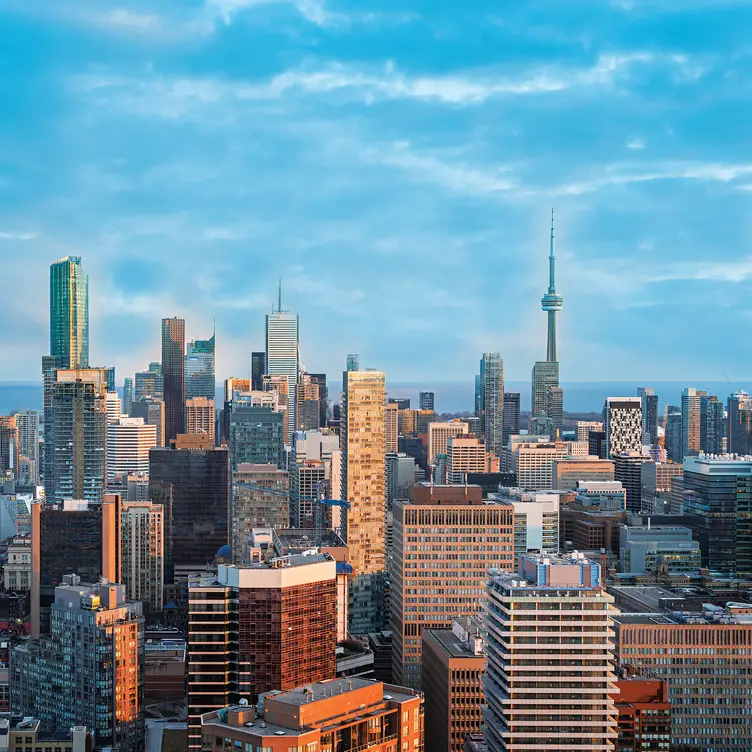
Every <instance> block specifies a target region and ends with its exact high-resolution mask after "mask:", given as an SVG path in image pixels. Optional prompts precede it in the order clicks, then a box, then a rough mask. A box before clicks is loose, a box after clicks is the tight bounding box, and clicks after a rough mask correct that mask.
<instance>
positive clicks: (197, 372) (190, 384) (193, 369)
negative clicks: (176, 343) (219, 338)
mask: <svg viewBox="0 0 752 752" xmlns="http://www.w3.org/2000/svg"><path fill="white" fill-rule="evenodd" d="M214 339H215V338H214V335H212V336H211V338H210V339H195V340H193V341H192V342H189V343H188V346H187V348H186V354H185V398H186V399H193V398H194V397H205V398H206V399H210V400H214V397H215V392H216V384H215V376H214Z"/></svg>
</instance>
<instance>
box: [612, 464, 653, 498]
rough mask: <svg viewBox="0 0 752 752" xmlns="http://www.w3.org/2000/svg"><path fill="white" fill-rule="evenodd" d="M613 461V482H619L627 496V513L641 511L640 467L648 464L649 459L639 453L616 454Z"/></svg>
mask: <svg viewBox="0 0 752 752" xmlns="http://www.w3.org/2000/svg"><path fill="white" fill-rule="evenodd" d="M611 458H612V459H613V461H614V480H618V481H620V482H621V484H622V486H623V487H624V489H625V490H626V492H627V494H626V497H627V511H628V512H639V511H641V509H642V466H643V465H644V464H646V463H650V462H651V460H650V457H646V456H644V455H643V454H641V453H639V452H617V453H615V454H613V455H612V457H611Z"/></svg>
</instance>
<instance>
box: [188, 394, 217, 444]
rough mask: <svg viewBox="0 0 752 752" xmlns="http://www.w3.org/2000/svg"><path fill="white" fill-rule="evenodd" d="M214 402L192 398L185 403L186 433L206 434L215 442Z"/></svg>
mask: <svg viewBox="0 0 752 752" xmlns="http://www.w3.org/2000/svg"><path fill="white" fill-rule="evenodd" d="M214 430H215V429H214V400H213V399H207V398H206V397H191V398H189V399H186V401H185V432H186V433H202V434H206V435H207V436H208V437H209V438H210V439H211V440H212V441H214Z"/></svg>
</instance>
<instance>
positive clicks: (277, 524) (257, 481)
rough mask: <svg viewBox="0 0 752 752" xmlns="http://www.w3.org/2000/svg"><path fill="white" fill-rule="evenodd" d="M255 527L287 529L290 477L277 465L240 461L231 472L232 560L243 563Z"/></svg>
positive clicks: (244, 562)
mask: <svg viewBox="0 0 752 752" xmlns="http://www.w3.org/2000/svg"><path fill="white" fill-rule="evenodd" d="M254 527H267V528H288V527H290V475H289V473H288V472H287V471H286V470H280V469H279V468H278V467H277V466H276V465H252V464H250V463H247V462H242V463H241V464H240V465H238V468H237V470H234V471H233V473H232V520H231V525H230V538H231V546H232V561H233V563H234V564H241V563H243V564H246V563H249V562H246V561H245V550H246V546H247V545H248V540H249V538H250V537H251V530H252V529H253V528H254Z"/></svg>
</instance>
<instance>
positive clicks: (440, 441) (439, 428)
mask: <svg viewBox="0 0 752 752" xmlns="http://www.w3.org/2000/svg"><path fill="white" fill-rule="evenodd" d="M467 434H468V425H467V423H463V422H462V421H460V420H452V421H448V422H445V423H429V424H428V463H429V464H430V465H432V464H433V462H434V460H435V459H436V455H437V454H446V453H447V442H448V441H449V439H450V438H451V437H452V436H466V435H467Z"/></svg>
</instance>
